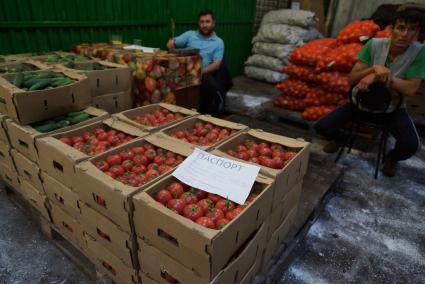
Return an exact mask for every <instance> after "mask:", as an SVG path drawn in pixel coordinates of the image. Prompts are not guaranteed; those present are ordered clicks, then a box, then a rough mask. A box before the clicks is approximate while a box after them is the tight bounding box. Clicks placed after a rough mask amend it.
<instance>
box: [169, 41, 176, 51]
mask: <svg viewBox="0 0 425 284" xmlns="http://www.w3.org/2000/svg"><path fill="white" fill-rule="evenodd" d="M175 46H176V40H175V39H169V40H168V41H167V48H168V49H171V48H174V47H175Z"/></svg>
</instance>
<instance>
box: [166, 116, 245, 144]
mask: <svg viewBox="0 0 425 284" xmlns="http://www.w3.org/2000/svg"><path fill="white" fill-rule="evenodd" d="M247 128H248V126H246V125H243V124H240V123H235V122H231V121H227V120H223V119H219V118H215V117H212V116H209V115H199V116H196V117H192V118H190V119H187V120H185V121H182V122H181V123H179V124H176V125H173V126H170V127H167V128H164V129H163V130H161V132H163V133H164V134H166V135H167V136H169V137H170V138H171V139H173V140H175V141H183V142H185V143H188V144H192V145H195V146H196V147H198V148H201V149H203V150H208V149H211V148H212V147H213V146H216V145H218V143H221V142H224V141H226V140H228V139H229V138H230V137H233V136H235V135H236V134H238V133H241V132H242V131H243V130H246V129H247Z"/></svg>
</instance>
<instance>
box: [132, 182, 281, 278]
mask: <svg viewBox="0 0 425 284" xmlns="http://www.w3.org/2000/svg"><path fill="white" fill-rule="evenodd" d="M174 181H176V179H175V178H174V177H173V176H171V174H170V175H168V176H167V177H165V178H163V179H161V180H160V181H158V182H156V183H155V184H153V185H151V186H150V187H148V188H147V189H145V190H144V191H143V192H140V193H138V194H136V195H135V196H134V197H133V203H134V213H133V219H134V226H135V231H136V234H137V236H138V237H140V238H142V239H144V240H146V241H147V242H148V243H149V244H151V245H153V246H155V247H156V248H158V249H160V250H161V251H162V252H165V253H166V254H168V255H169V256H171V257H172V258H174V259H175V260H177V261H178V262H180V263H181V264H183V265H184V266H186V267H187V268H188V269H189V270H192V271H194V273H196V274H198V275H199V276H200V277H201V278H205V279H212V278H214V277H215V276H216V275H218V274H219V272H220V271H221V270H222V269H223V268H224V267H225V265H226V264H227V263H228V262H229V260H230V259H231V257H232V256H233V255H234V253H235V252H236V251H237V250H238V249H239V248H240V247H242V246H243V244H244V243H245V241H246V240H247V239H248V238H249V236H250V235H251V234H252V233H253V232H254V231H255V230H256V229H257V228H259V227H260V226H261V224H262V223H263V221H264V220H266V218H268V217H269V214H270V206H271V202H272V198H273V187H272V186H271V184H272V183H273V181H272V180H271V179H269V178H267V177H263V176H258V177H257V180H256V191H257V193H258V195H257V198H256V199H255V201H254V202H252V203H250V204H249V205H248V206H247V207H246V208H245V210H244V211H243V212H242V213H241V214H240V215H239V216H238V217H237V218H235V219H233V220H232V221H231V222H230V223H229V224H228V225H227V226H226V227H225V228H223V229H221V230H213V229H208V228H205V227H203V226H201V225H199V224H197V223H195V222H193V221H191V220H189V219H187V218H185V217H183V216H180V215H178V214H176V213H175V212H174V211H171V210H170V209H168V208H167V207H165V206H163V205H162V204H160V203H158V202H157V201H155V199H154V198H153V197H152V196H154V195H155V194H156V192H158V191H159V190H160V189H162V188H164V187H166V186H168V185H169V184H170V183H172V182H174ZM142 265H143V264H142Z"/></svg>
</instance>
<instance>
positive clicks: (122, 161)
mask: <svg viewBox="0 0 425 284" xmlns="http://www.w3.org/2000/svg"><path fill="white" fill-rule="evenodd" d="M192 152H193V148H192V147H190V146H188V145H186V144H184V143H181V142H180V143H176V142H175V141H171V140H169V139H167V138H166V136H164V135H161V133H157V134H153V135H149V136H146V137H142V138H138V139H134V140H133V141H130V142H128V143H127V144H124V145H121V146H119V147H116V148H113V149H110V150H108V151H106V152H104V153H102V154H99V155H96V156H94V157H92V158H90V159H88V160H86V161H83V162H81V163H79V164H78V165H76V167H75V169H76V180H78V183H77V184H76V186H75V188H74V189H75V190H76V192H77V193H78V195H79V196H80V198H81V199H82V200H83V201H85V202H86V203H88V204H89V205H90V206H91V207H92V208H93V209H95V210H97V211H98V212H100V213H102V214H103V215H105V216H107V217H108V218H109V219H111V220H112V221H113V222H114V223H116V224H119V225H120V226H121V228H122V229H123V230H125V231H126V232H128V233H130V232H131V229H130V222H129V213H130V212H131V211H132V210H131V208H130V206H131V202H130V199H131V196H132V195H133V194H135V193H137V192H138V191H140V190H141V189H143V188H144V187H146V186H147V185H148V184H149V183H152V182H154V181H156V180H157V179H159V178H160V177H161V176H162V175H163V174H165V173H167V172H169V171H171V170H172V169H173V168H174V167H175V166H177V165H178V164H180V163H181V162H182V161H183V160H184V159H185V158H186V157H187V156H189V155H190V154H191V153H192Z"/></svg>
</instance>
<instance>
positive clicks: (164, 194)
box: [155, 188, 173, 205]
mask: <svg viewBox="0 0 425 284" xmlns="http://www.w3.org/2000/svg"><path fill="white" fill-rule="evenodd" d="M171 199H173V196H172V195H171V193H170V192H169V191H168V190H167V189H165V188H164V189H161V190H160V191H158V192H157V193H156V195H155V200H156V201H158V202H159V203H162V204H164V205H167V203H168V201H170V200H171Z"/></svg>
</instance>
